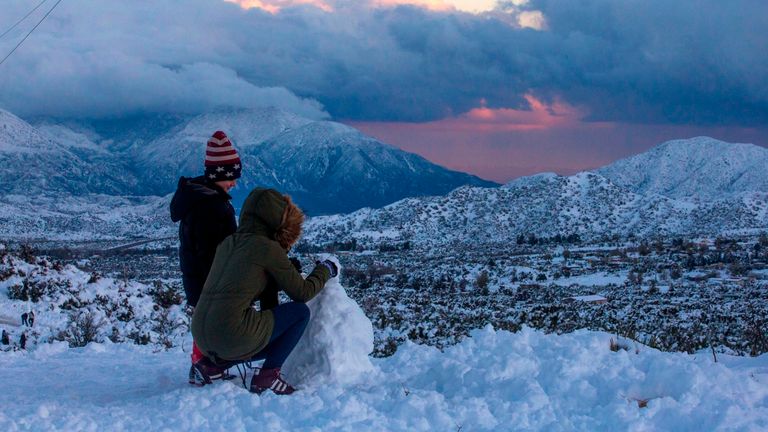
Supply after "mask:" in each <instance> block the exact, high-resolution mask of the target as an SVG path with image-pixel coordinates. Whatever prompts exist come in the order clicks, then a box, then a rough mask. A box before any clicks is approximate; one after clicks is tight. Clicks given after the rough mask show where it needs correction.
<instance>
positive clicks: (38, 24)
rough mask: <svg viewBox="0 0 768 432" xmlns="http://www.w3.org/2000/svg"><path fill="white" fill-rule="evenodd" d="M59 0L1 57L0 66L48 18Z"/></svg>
mask: <svg viewBox="0 0 768 432" xmlns="http://www.w3.org/2000/svg"><path fill="white" fill-rule="evenodd" d="M61 1H62V0H58V1H57V2H56V4H54V5H53V7H52V8H51V9H50V10H49V11H48V12H46V13H45V15H43V17H42V18H41V19H40V21H38V22H37V24H35V26H34V27H32V30H30V31H29V33H27V35H26V36H24V39H22V40H21V41H20V42H19V43H17V44H16V46H15V47H13V49H12V50H11V52H9V53H8V55H7V56H5V58H3V59H2V60H0V66H1V65H2V64H3V63H5V61H6V60H8V57H10V56H11V54H13V53H14V52H15V51H16V49H17V48H19V47H20V46H21V44H23V43H24V41H25V40H27V38H28V37H29V35H31V34H32V32H33V31H35V29H36V28H37V27H38V26H40V24H42V23H43V21H45V19H46V18H48V15H50V14H51V12H53V10H54V9H56V6H58V5H59V3H61Z"/></svg>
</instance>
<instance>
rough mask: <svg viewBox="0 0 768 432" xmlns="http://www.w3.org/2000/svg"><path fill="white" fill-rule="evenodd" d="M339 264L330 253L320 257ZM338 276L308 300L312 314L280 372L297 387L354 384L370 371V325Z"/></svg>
mask: <svg viewBox="0 0 768 432" xmlns="http://www.w3.org/2000/svg"><path fill="white" fill-rule="evenodd" d="M321 259H330V260H332V261H333V262H335V263H336V265H337V266H338V268H339V276H340V275H341V264H339V261H338V259H336V258H335V257H333V256H327V257H322V258H321ZM339 276H336V277H335V278H332V279H331V280H329V281H328V283H326V285H325V288H323V290H322V291H321V292H320V294H318V295H317V296H316V297H315V298H313V299H312V300H310V301H309V302H308V303H307V306H309V309H310V311H311V312H312V318H311V319H310V321H309V324H308V325H307V329H306V330H305V331H304V336H302V338H301V340H300V341H299V343H298V345H296V348H295V349H294V350H293V352H291V355H290V356H289V357H288V359H287V360H286V362H285V364H284V365H283V373H284V374H285V376H287V377H288V378H289V380H290V381H291V382H292V383H295V385H297V386H299V387H308V386H316V385H319V384H324V383H333V384H354V383H356V382H359V381H360V380H361V378H362V377H364V376H365V375H366V374H369V373H370V372H372V371H373V365H372V364H371V360H370V358H369V357H368V354H370V353H371V352H372V351H373V325H372V324H371V321H370V320H369V319H368V317H366V316H365V313H363V310H362V309H360V306H358V304H357V303H356V302H355V301H354V300H352V299H351V298H349V296H347V293H346V291H345V290H344V287H343V286H341V283H339Z"/></svg>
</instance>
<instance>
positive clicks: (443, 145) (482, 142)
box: [348, 96, 768, 183]
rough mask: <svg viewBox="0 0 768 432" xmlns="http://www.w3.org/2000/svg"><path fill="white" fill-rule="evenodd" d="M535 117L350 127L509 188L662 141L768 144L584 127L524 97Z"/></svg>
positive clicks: (644, 128)
mask: <svg viewBox="0 0 768 432" xmlns="http://www.w3.org/2000/svg"><path fill="white" fill-rule="evenodd" d="M527 99H528V102H529V104H530V107H531V109H530V110H527V111H526V110H515V109H508V108H502V109H490V108H487V107H484V106H482V104H481V106H479V107H477V108H475V109H472V110H470V111H469V112H467V113H464V114H462V115H459V116H456V117H451V118H447V119H443V120H439V121H434V122H427V123H402V122H349V123H348V124H350V125H351V126H353V127H356V128H358V129H360V130H362V131H363V132H364V133H366V134H369V135H371V136H374V137H376V138H377V139H379V140H381V141H383V142H386V143H388V144H392V145H394V146H397V147H399V148H401V149H403V150H406V151H409V152H413V153H417V154H419V155H421V156H423V157H425V158H426V159H428V160H430V161H432V162H435V163H437V164H439V165H442V166H445V167H448V168H451V169H455V170H459V171H464V172H469V173H472V174H475V175H478V176H480V177H483V178H487V179H490V180H495V181H498V182H501V183H505V182H508V181H510V180H511V179H514V178H516V177H520V176H524V175H531V174H536V173H540V172H546V171H552V172H556V173H558V174H563V175H568V174H573V173H575V172H579V171H583V170H589V169H594V168H597V167H600V166H603V165H607V164H609V163H611V162H613V161H615V160H617V159H621V158H624V157H628V156H631V155H633V154H637V153H640V152H642V151H645V150H648V149H649V148H651V147H653V146H655V145H657V144H660V143H662V142H664V141H668V140H671V139H679V138H690V137H694V136H699V135H707V136H711V137H714V138H717V139H722V140H725V141H730V142H750V143H754V144H758V145H766V144H768V139H767V138H768V131H766V130H765V129H750V128H732V127H731V128H725V127H698V126H672V125H639V124H626V123H607V122H603V123H597V122H585V121H584V120H583V119H584V118H585V117H586V115H587V114H588V112H586V111H584V110H582V109H579V108H576V107H573V106H571V105H568V104H565V103H562V102H555V103H553V104H549V105H548V104H545V103H543V102H541V101H539V100H537V99H536V98H534V97H532V96H527Z"/></svg>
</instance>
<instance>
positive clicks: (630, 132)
mask: <svg viewBox="0 0 768 432" xmlns="http://www.w3.org/2000/svg"><path fill="white" fill-rule="evenodd" d="M38 3H39V2H37V1H30V0H6V1H5V2H4V5H3V12H2V13H1V14H0V34H2V32H5V30H6V29H8V28H9V27H11V26H12V25H13V24H14V23H15V22H16V21H17V20H19V19H20V18H21V17H23V16H24V15H25V14H26V13H27V12H29V11H30V10H31V9H32V7H34V6H35V5H37V4H38ZM52 3H53V0H49V2H46V4H44V5H43V6H42V7H41V8H40V9H39V10H38V11H36V12H35V13H33V14H32V15H31V17H30V19H28V20H26V21H24V22H22V23H21V24H20V25H19V26H18V27H16V28H15V29H13V30H12V31H10V32H9V33H8V34H6V35H5V36H3V37H0V54H2V56H3V57H4V56H5V54H6V53H8V52H10V50H11V49H12V48H13V47H14V46H15V45H16V44H17V43H18V42H19V41H20V40H21V39H22V38H23V37H24V35H25V34H26V33H27V32H28V31H29V29H31V27H32V26H33V25H34V23H35V22H37V21H38V20H39V19H40V18H41V17H42V14H43V13H45V10H46V8H49V7H50V6H51V4H52ZM765 22H768V4H766V3H765V2H764V1H762V0H733V1H729V2H723V1H721V0H698V1H694V0H684V1H676V2H670V1H667V0H663V1H662V0H623V1H616V0H578V1H567V2H566V1H556V0H512V1H509V0H505V1H496V0H475V1H471V0H183V1H182V0H133V1H131V2H92V1H87V0H63V1H62V3H61V4H60V5H59V6H58V8H57V9H56V10H55V11H54V13H52V14H51V15H50V17H49V18H48V19H47V20H45V22H44V23H43V24H42V25H41V26H40V27H39V28H38V29H37V30H36V31H35V32H34V33H33V34H32V35H31V36H30V37H29V39H27V40H26V41H25V42H24V44H23V45H22V46H21V47H20V48H19V49H18V50H17V51H16V52H15V53H14V54H13V55H12V56H11V57H10V58H9V60H8V61H7V62H6V63H4V64H2V65H0V108H3V109H6V110H9V111H11V112H13V113H15V114H17V115H20V116H22V117H25V118H31V117H36V116H52V117H61V118H75V119H76V118H83V119H97V118H120V117H126V116H131V115H135V114H146V113H181V114H196V113H201V112H205V111H208V110H212V109H216V108H218V107H222V106H228V107H263V106H277V107H279V108H282V109H285V110H289V111H292V112H295V113H297V114H300V115H303V116H305V117H309V118H313V119H329V120H334V121H340V122H343V123H346V124H349V125H351V126H354V127H357V128H359V129H361V130H362V131H363V132H365V133H367V134H370V135H372V136H374V137H376V138H379V139H381V140H382V141H384V142H386V143H389V144H392V145H395V146H397V147H400V148H403V149H404V150H407V151H411V152H415V153H418V154H421V155H422V156H424V157H426V158H427V159H430V160H432V161H433V162H436V163H439V164H441V165H444V166H447V167H449V168H453V169H459V170H462V171H467V172H471V173H473V174H476V175H479V176H481V177H483V178H487V179H491V180H496V181H499V182H506V181H508V180H511V179H513V178H515V177H518V176H521V175H528V174H533V173H537V172H542V171H554V172H558V173H561V174H570V173H573V172H577V171H580V170H584V169H591V168H595V167H598V166H601V165H604V164H607V163H610V162H611V161H614V160H616V159H619V158H622V157H626V156H629V155H632V154H636V153H639V152H642V151H645V150H647V149H648V148H650V147H652V146H654V145H656V144H659V143H661V142H663V141H666V140H669V139H678V138H688V137H693V136H700V135H707V136H712V137H714V138H718V139H722V140H725V141H730V142H751V143H754V144H757V145H761V146H768V78H767V77H768V56H766V55H765V54H764V53H765V52H768V30H766V26H765V25H764V23H765Z"/></svg>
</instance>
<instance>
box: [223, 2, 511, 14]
mask: <svg viewBox="0 0 768 432" xmlns="http://www.w3.org/2000/svg"><path fill="white" fill-rule="evenodd" d="M225 1H227V2H230V3H236V4H238V5H240V7H242V8H244V9H251V8H259V9H262V10H265V11H267V12H269V13H273V14H275V13H278V12H280V9H282V8H285V7H289V6H297V5H312V6H315V7H317V8H320V9H322V10H324V11H326V12H331V11H333V6H331V5H330V4H328V2H326V1H324V0H225ZM371 4H372V5H373V6H378V7H392V6H397V5H413V6H419V7H423V8H425V9H429V10H434V11H451V10H458V11H463V12H472V13H480V12H487V11H490V10H493V8H494V7H495V5H496V1H495V0H375V1H373V2H371Z"/></svg>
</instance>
